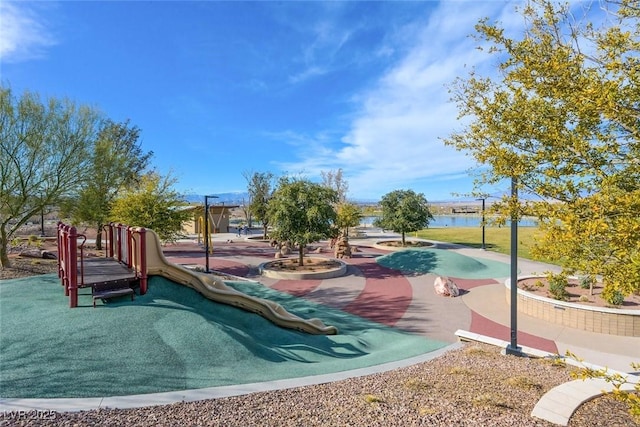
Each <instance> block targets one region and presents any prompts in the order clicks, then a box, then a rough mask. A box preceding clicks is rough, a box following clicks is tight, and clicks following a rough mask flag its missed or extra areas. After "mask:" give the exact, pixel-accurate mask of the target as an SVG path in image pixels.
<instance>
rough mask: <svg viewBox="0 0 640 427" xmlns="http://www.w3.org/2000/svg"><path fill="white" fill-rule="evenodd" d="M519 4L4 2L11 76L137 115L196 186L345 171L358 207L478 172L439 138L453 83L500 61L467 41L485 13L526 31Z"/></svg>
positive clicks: (181, 176) (202, 189) (457, 189)
mask: <svg viewBox="0 0 640 427" xmlns="http://www.w3.org/2000/svg"><path fill="white" fill-rule="evenodd" d="M516 4H520V5H521V4H522V3H517V2H516V3H514V2H507V1H481V0H469V1H445V2H435V1H416V2H408V1H402V2H400V1H392V2H384V1H374V2H364V1H345V2H341V1H323V2H308V1H304V2H294V1H279V2H275V1H274V2H266V1H256V2H233V1H224V2H214V1H196V2H188V1H180V2H169V1H163V2H137V1H128V2H112V1H109V2H100V1H78V2H72V1H61V2H29V1H21V2H7V1H3V2H1V3H0V29H1V33H0V66H1V68H0V76H1V81H2V83H3V84H4V85H9V86H11V88H12V89H13V90H14V93H16V94H20V93H22V92H23V91H24V90H30V91H34V92H37V93H39V94H40V95H41V96H42V97H51V96H53V97H68V98H70V99H72V100H74V101H75V102H77V103H80V104H88V105H92V106H94V107H96V108H98V109H99V110H100V111H102V112H103V113H104V114H105V116H107V117H109V118H111V119H112V120H115V121H124V120H127V119H129V120H130V121H131V124H133V125H136V126H138V127H139V128H140V129H141V131H142V133H141V140H140V141H141V143H142V147H143V149H144V150H147V151H153V152H154V158H153V160H152V162H153V165H154V166H155V167H156V168H157V169H158V170H159V171H160V172H161V173H164V174H166V173H169V172H170V173H171V174H172V175H174V176H175V177H176V178H177V180H178V184H177V189H178V190H180V191H182V192H185V193H196V194H216V193H225V192H235V191H238V192H243V191H245V190H246V187H247V184H246V180H245V178H244V176H243V173H247V172H248V173H251V172H267V171H270V172H273V173H274V174H275V175H277V176H278V175H282V174H291V175H295V176H305V177H308V178H309V179H311V180H313V181H317V182H320V181H321V178H320V177H321V174H320V172H321V171H335V170H338V169H339V168H342V170H343V173H344V177H345V179H346V181H347V182H348V184H349V194H348V196H349V197H350V198H352V199H357V200H378V199H379V198H380V197H381V196H382V195H384V194H385V193H387V192H389V191H392V190H397V189H412V190H414V191H416V192H421V193H424V194H425V196H426V197H427V199H428V200H430V201H439V200H450V199H455V197H454V196H452V193H469V192H471V191H472V189H473V184H472V181H473V177H472V176H471V175H470V174H469V172H468V171H469V169H470V168H475V165H474V164H473V162H472V160H471V159H470V157H468V156H466V155H465V154H464V153H460V152H457V151H455V150H454V149H452V148H450V147H446V146H444V144H443V142H442V138H446V137H447V136H449V135H450V134H451V133H452V132H453V131H455V130H459V129H461V124H460V123H459V122H458V121H457V115H458V112H457V109H456V107H455V105H454V104H453V103H451V102H450V101H449V98H450V95H449V93H448V92H447V88H448V86H450V84H451V83H452V81H453V79H454V78H455V77H456V76H466V75H467V73H468V71H469V70H470V69H471V68H472V67H477V68H478V69H480V70H483V69H485V70H488V69H491V68H492V67H495V65H496V59H495V58H493V59H492V58H490V57H488V56H487V55H485V54H482V53H481V52H479V51H478V50H477V49H476V44H477V42H476V41H475V40H474V39H472V38H470V37H469V35H470V34H472V33H473V31H474V29H473V27H474V25H475V24H476V23H477V22H478V20H479V19H480V18H483V17H490V18H492V19H499V20H500V21H501V22H502V23H503V25H505V26H507V27H512V28H513V29H514V30H516V31H517V30H518V29H521V28H522V25H523V23H522V18H521V17H518V16H517V15H516V14H515V12H514V6H515V5H516ZM487 190H488V191H489V192H497V191H499V190H500V189H487Z"/></svg>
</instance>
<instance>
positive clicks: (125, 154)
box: [62, 120, 153, 249]
mask: <svg viewBox="0 0 640 427" xmlns="http://www.w3.org/2000/svg"><path fill="white" fill-rule="evenodd" d="M139 137H140V129H139V128H137V127H136V126H133V127H132V126H130V125H129V122H128V121H127V122H124V123H114V122H113V121H111V120H106V121H104V122H103V123H102V125H101V128H100V131H99V132H98V137H97V139H96V142H95V145H94V148H93V153H92V155H91V160H90V162H91V165H90V167H89V168H90V169H89V175H90V177H89V179H88V180H87V182H86V184H85V185H84V186H83V188H82V190H81V191H80V193H79V195H78V197H77V199H75V200H72V201H70V203H69V201H68V202H67V203H65V204H64V205H63V206H62V208H63V212H69V213H70V215H71V218H72V220H73V222H74V223H76V222H81V223H87V224H90V225H91V226H93V227H95V228H96V230H98V235H97V238H96V248H97V249H102V234H101V230H102V227H103V226H104V225H105V224H107V223H108V222H109V221H108V219H109V212H110V210H111V206H112V204H113V200H114V199H115V198H116V196H117V195H118V192H120V191H122V190H123V189H126V188H127V187H131V186H134V185H137V184H138V183H139V182H140V179H141V176H142V173H143V171H144V170H145V169H146V168H147V166H148V164H149V160H150V158H151V156H152V155H153V153H152V152H146V153H145V152H144V151H143V150H142V148H141V147H140V144H139V143H138V139H139Z"/></svg>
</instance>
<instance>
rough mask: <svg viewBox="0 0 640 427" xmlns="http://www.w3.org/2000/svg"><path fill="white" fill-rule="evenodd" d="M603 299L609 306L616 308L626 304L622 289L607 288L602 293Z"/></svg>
mask: <svg viewBox="0 0 640 427" xmlns="http://www.w3.org/2000/svg"><path fill="white" fill-rule="evenodd" d="M602 298H603V299H604V300H605V301H606V302H607V304H611V305H614V306H620V305H622V303H623V302H624V294H623V293H622V292H621V291H620V289H616V288H613V287H609V286H607V287H605V288H604V290H603V291H602Z"/></svg>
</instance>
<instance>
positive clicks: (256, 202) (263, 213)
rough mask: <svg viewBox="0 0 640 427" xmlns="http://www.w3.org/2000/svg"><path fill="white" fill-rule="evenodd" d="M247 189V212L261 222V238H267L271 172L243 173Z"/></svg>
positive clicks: (271, 182)
mask: <svg viewBox="0 0 640 427" xmlns="http://www.w3.org/2000/svg"><path fill="white" fill-rule="evenodd" d="M245 179H246V180H247V191H248V192H249V199H250V200H249V212H250V213H251V214H252V215H253V216H254V217H255V218H256V219H257V220H258V221H260V222H262V228H263V230H264V231H263V238H264V239H266V238H267V230H268V227H269V222H270V221H269V209H268V206H269V200H270V199H271V196H272V193H273V174H272V173H271V172H254V173H253V174H248V173H247V174H245Z"/></svg>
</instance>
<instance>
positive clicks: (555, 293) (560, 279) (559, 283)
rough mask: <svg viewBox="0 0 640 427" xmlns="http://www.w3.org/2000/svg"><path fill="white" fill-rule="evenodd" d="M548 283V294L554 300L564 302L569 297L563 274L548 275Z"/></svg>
mask: <svg viewBox="0 0 640 427" xmlns="http://www.w3.org/2000/svg"><path fill="white" fill-rule="evenodd" d="M547 280H548V282H549V293H550V294H551V296H552V297H553V298H554V299H557V300H560V301H565V300H566V299H567V297H568V296H569V295H568V293H567V290H566V287H567V285H568V283H569V281H568V280H567V276H565V275H564V274H553V273H550V274H549V275H548V276H547Z"/></svg>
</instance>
